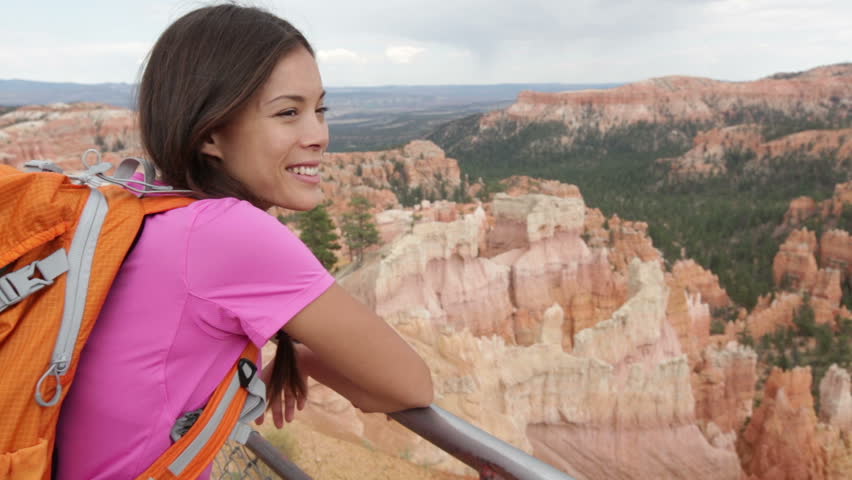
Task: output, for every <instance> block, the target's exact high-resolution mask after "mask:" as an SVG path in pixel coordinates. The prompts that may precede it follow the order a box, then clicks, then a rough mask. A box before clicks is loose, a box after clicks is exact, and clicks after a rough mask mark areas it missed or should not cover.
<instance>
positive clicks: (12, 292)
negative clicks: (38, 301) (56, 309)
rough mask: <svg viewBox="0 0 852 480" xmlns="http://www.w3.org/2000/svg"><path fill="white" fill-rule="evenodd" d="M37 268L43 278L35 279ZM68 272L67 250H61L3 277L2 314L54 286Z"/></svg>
mask: <svg viewBox="0 0 852 480" xmlns="http://www.w3.org/2000/svg"><path fill="white" fill-rule="evenodd" d="M36 268H38V272H39V273H40V274H41V277H42V278H35V277H34V274H35V272H36ZM67 271H68V257H67V255H66V254H65V249H64V248H60V249H59V250H57V251H55V252H53V253H51V254H50V255H48V256H47V257H46V258H43V259H41V260H36V261H35V262H33V263H31V264H29V265H27V266H25V267H23V268H20V269H18V270H15V271H14V272H10V273H7V274H6V275H3V276H2V277H0V312H2V311H3V310H5V309H7V308H9V307H10V306H12V305H14V304H16V303H18V302H20V301H21V300H23V299H25V298H27V297H28V296H30V295H31V294H33V293H35V292H37V291H39V290H41V289H42V288H44V287H46V286H48V285H52V284H53V281H54V280H55V279H56V277H58V276H59V275H61V274H63V273H65V272H67Z"/></svg>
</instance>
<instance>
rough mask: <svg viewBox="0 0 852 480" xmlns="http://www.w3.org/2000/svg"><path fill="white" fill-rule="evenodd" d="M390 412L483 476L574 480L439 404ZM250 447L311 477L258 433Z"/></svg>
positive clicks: (301, 479)
mask: <svg viewBox="0 0 852 480" xmlns="http://www.w3.org/2000/svg"><path fill="white" fill-rule="evenodd" d="M389 415H390V416H391V417H392V418H393V419H394V420H396V421H397V422H399V423H400V424H402V425H404V426H405V427H406V428H408V429H409V430H411V431H412V432H414V433H416V434H417V435H420V436H421V437H423V438H425V439H426V440H428V441H429V442H431V443H432V444H434V445H435V446H436V447H438V448H440V449H441V450H443V451H445V452H447V453H449V454H450V455H452V456H454V457H456V458H457V459H459V460H461V461H462V462H464V463H465V464H467V465H468V466H470V467H472V468H473V469H474V470H476V471H477V472H478V473H479V478H481V479H503V480H574V479H573V478H572V477H570V476H568V475H566V474H565V473H564V472H561V471H559V470H557V469H556V468H554V467H552V466H551V465H548V464H547V463H545V462H542V461H541V460H539V459H537V458H535V457H533V456H532V455H529V454H528V453H526V452H524V451H523V450H520V449H518V448H516V447H513V446H512V445H510V444H508V443H506V442H504V441H503V440H500V439H499V438H497V437H495V436H493V435H491V434H489V433H488V432H485V431H483V430H481V429H479V428H477V427H475V426H473V425H471V424H470V423H468V422H466V421H465V420H462V419H461V418H459V417H457V416H455V415H453V414H451V413H450V412H448V411H446V410H444V409H443V408H441V407H439V406H437V405H430V406H428V407H425V408H413V409H410V410H404V411H402V412H396V413H391V414H389ZM246 447H248V449H249V450H251V451H252V452H253V453H254V454H255V455H256V456H257V457H258V458H259V459H260V460H261V461H263V462H264V463H265V464H266V465H267V466H268V467H269V468H270V469H271V470H273V471H274V472H275V473H277V474H279V475H281V476H282V478H286V479H288V480H310V478H311V477H310V476H308V475H307V474H306V473H305V472H303V471H302V470H301V469H299V467H298V466H296V465H295V464H294V463H293V462H291V461H290V460H289V459H287V458H286V457H284V455H283V454H282V453H281V452H280V451H279V450H278V449H276V448H275V447H274V446H273V445H272V444H270V443H269V442H268V441H267V440H266V439H264V438H263V437H262V436H261V435H260V434H259V433H257V432H253V433H252V434H251V435H250V436H249V441H248V442H247V443H246Z"/></svg>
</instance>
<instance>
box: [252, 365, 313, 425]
mask: <svg viewBox="0 0 852 480" xmlns="http://www.w3.org/2000/svg"><path fill="white" fill-rule="evenodd" d="M297 351H298V350H297ZM299 375H301V376H302V381H303V382H304V385H305V388H307V386H308V382H307V380H308V378H307V375H306V374H305V369H304V368H300V369H299ZM271 377H272V362H269V363H268V364H267V365H266V366H265V367H263V372H261V375H260V378H261V379H262V380H263V383H265V384H266V385H267V388H268V386H269V379H270V378H271ZM305 394H306V395H305V396H303V397H299V398H296V395H295V394H293V392H291V391H290V389H288V388H285V389H284V391H283V392H282V391H280V390H279V391H277V392H270V395H269V405H268V406H267V409H271V410H272V420H273V422H274V423H275V426H276V427H278V428H282V427H284V421H285V420H286V421H287V423H290V422H292V421H293V418H294V417H295V415H296V409H299V410H302V409H304V408H305V402H306V401H307V391H305ZM282 397H283V398H282ZM264 417H266V412H264V414H263V415H261V416H259V417H258V418H257V420H255V423H256V424H258V425H262V424H263V420H264Z"/></svg>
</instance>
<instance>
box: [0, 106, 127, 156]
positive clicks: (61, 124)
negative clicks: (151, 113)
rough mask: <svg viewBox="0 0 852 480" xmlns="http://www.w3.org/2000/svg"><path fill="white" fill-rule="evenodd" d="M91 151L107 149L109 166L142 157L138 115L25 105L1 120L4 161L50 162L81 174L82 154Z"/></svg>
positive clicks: (96, 108) (93, 108) (101, 108)
mask: <svg viewBox="0 0 852 480" xmlns="http://www.w3.org/2000/svg"><path fill="white" fill-rule="evenodd" d="M89 148H95V149H98V150H100V151H106V153H105V155H104V159H105V160H106V161H108V162H111V163H116V162H117V161H119V160H120V159H121V158H122V157H124V156H129V155H138V154H139V152H140V149H139V134H138V131H137V127H136V114H135V113H134V112H132V111H131V110H128V109H126V108H119V107H112V106H109V105H100V104H92V103H77V104H73V105H66V104H53V105H46V106H28V107H22V108H19V109H16V110H13V111H11V112H9V113H6V114H5V115H2V116H0V163H5V164H7V165H12V166H15V167H18V166H20V165H22V164H23V163H24V162H26V161H27V160H37V159H41V160H52V161H55V162H57V163H58V164H59V165H60V166H61V167H63V168H64V169H66V170H69V171H79V170H82V169H83V166H82V164H81V163H80V156H81V155H82V153H83V152H84V151H85V150H86V149H89Z"/></svg>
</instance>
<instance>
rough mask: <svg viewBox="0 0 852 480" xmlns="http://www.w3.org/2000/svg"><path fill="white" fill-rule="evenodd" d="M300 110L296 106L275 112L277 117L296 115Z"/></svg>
mask: <svg viewBox="0 0 852 480" xmlns="http://www.w3.org/2000/svg"><path fill="white" fill-rule="evenodd" d="M298 113H299V112H298V111H297V110H296V109H295V108H288V109H287V110H282V111H280V112H278V113H276V114H275V116H276V117H294V116H296V115H297V114H298Z"/></svg>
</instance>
